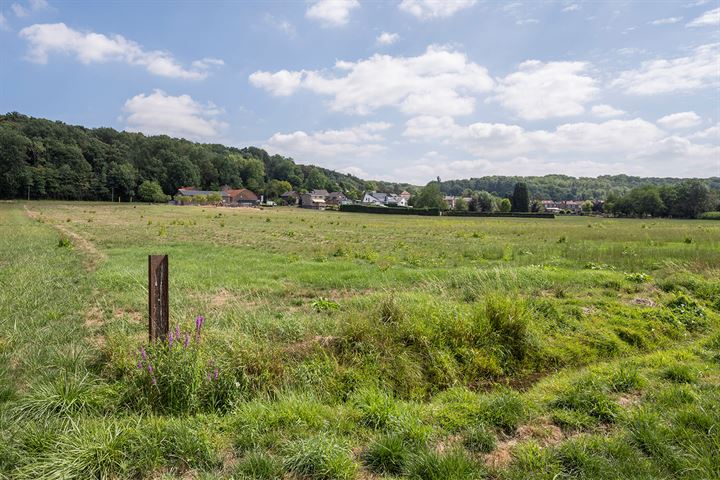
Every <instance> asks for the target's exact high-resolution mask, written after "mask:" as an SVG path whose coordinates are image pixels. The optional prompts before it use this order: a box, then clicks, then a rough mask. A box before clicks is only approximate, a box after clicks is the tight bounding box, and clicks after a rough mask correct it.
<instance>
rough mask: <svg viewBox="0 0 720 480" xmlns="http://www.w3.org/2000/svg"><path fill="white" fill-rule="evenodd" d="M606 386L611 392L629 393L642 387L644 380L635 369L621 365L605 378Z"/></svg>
mask: <svg viewBox="0 0 720 480" xmlns="http://www.w3.org/2000/svg"><path fill="white" fill-rule="evenodd" d="M607 381H608V386H609V387H610V390H611V391H613V392H630V391H633V390H637V389H639V388H640V387H642V386H643V385H644V383H645V379H644V378H643V377H642V376H641V375H640V371H639V370H638V368H637V367H631V366H627V365H621V366H620V367H619V368H618V369H616V370H613V371H612V372H611V373H610V375H608V378H607Z"/></svg>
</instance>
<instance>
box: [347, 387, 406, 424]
mask: <svg viewBox="0 0 720 480" xmlns="http://www.w3.org/2000/svg"><path fill="white" fill-rule="evenodd" d="M351 403H352V404H353V405H354V406H355V407H356V408H357V409H358V410H359V411H360V419H359V421H360V424H362V425H365V426H366V427H370V428H373V429H381V428H385V427H387V426H388V425H389V424H390V423H391V422H392V421H393V420H394V419H396V418H398V417H399V416H400V412H399V411H398V408H397V405H396V403H395V401H394V400H393V399H392V397H391V396H390V395H388V394H387V393H385V392H383V391H381V390H379V389H377V388H365V389H361V390H358V391H357V392H355V393H354V395H353V397H352V399H351Z"/></svg>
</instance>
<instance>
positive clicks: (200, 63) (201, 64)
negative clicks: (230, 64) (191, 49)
mask: <svg viewBox="0 0 720 480" xmlns="http://www.w3.org/2000/svg"><path fill="white" fill-rule="evenodd" d="M224 65H225V62H224V61H223V60H221V59H219V58H213V57H205V58H201V59H200V60H195V61H194V62H192V66H193V67H195V68H197V69H198V70H209V69H210V68H212V67H222V66H224Z"/></svg>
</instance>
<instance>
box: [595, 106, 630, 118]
mask: <svg viewBox="0 0 720 480" xmlns="http://www.w3.org/2000/svg"><path fill="white" fill-rule="evenodd" d="M590 113H591V114H592V115H594V116H596V117H599V118H611V117H619V116H620V115H624V114H625V112H624V111H623V110H619V109H617V108H614V107H611V106H610V105H593V107H592V108H591V109H590Z"/></svg>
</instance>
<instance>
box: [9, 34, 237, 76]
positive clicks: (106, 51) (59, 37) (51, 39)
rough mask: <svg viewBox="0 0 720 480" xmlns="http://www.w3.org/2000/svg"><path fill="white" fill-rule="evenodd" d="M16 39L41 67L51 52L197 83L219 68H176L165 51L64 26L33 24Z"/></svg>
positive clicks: (203, 64)
mask: <svg viewBox="0 0 720 480" xmlns="http://www.w3.org/2000/svg"><path fill="white" fill-rule="evenodd" d="M20 37H21V38H23V39H25V40H26V41H27V42H28V55H27V57H28V59H29V60H31V61H33V62H36V63H40V64H44V63H47V61H48V57H49V55H50V54H51V53H61V54H66V55H74V56H75V58H76V59H77V60H78V61H79V62H81V63H84V64H90V63H103V62H123V63H126V64H128V65H137V66H142V67H144V68H145V69H146V70H147V71H148V72H150V73H152V74H153V75H159V76H163V77H172V78H182V79H190V80H199V79H203V78H205V77H207V75H208V69H209V68H210V67H211V66H217V65H222V64H223V62H222V60H219V59H215V58H205V59H202V60H198V61H196V62H195V63H194V64H193V68H185V67H183V66H182V65H180V64H179V63H178V62H177V61H176V60H175V59H174V58H173V56H172V55H171V54H170V53H168V52H163V51H160V50H149V51H148V50H144V49H143V48H142V46H141V45H139V44H138V43H136V42H133V41H132V40H128V39H126V38H125V37H123V36H121V35H111V36H106V35H103V34H101V33H94V32H80V31H78V30H74V29H72V28H69V27H67V26H66V25H65V24H64V23H53V24H35V25H31V26H29V27H26V28H23V29H22V30H20Z"/></svg>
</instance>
